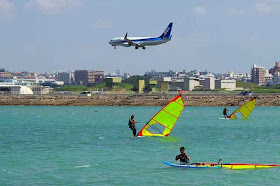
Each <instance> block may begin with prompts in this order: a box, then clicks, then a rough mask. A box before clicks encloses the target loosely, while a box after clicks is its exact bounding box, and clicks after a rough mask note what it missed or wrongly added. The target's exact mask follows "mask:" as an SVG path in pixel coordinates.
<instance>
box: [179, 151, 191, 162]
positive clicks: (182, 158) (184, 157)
mask: <svg viewBox="0 0 280 186" xmlns="http://www.w3.org/2000/svg"><path fill="white" fill-rule="evenodd" d="M180 152H181V154H179V155H177V156H176V158H175V160H176V161H177V160H178V159H180V162H181V163H191V159H190V157H189V156H188V155H187V154H186V153H185V147H181V148H180Z"/></svg>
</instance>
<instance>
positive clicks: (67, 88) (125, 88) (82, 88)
mask: <svg viewBox="0 0 280 186" xmlns="http://www.w3.org/2000/svg"><path fill="white" fill-rule="evenodd" d="M132 87H133V86H132V85H130V84H128V83H121V84H120V85H119V87H115V88H107V87H106V86H105V83H102V84H99V85H94V86H92V87H87V86H84V85H64V86H61V87H57V88H55V89H54V91H71V92H81V91H96V90H99V91H101V90H102V89H103V90H110V91H131V89H132Z"/></svg>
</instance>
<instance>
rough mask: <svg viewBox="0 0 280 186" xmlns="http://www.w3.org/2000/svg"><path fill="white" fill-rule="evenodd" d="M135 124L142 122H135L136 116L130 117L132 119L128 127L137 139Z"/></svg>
mask: <svg viewBox="0 0 280 186" xmlns="http://www.w3.org/2000/svg"><path fill="white" fill-rule="evenodd" d="M135 123H140V122H138V121H135V120H134V116H133V115H132V116H131V117H130V119H129V120H128V126H129V128H130V129H131V130H132V132H133V136H134V137H136V128H135Z"/></svg>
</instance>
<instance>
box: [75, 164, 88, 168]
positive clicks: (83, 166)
mask: <svg viewBox="0 0 280 186" xmlns="http://www.w3.org/2000/svg"><path fill="white" fill-rule="evenodd" d="M90 166H91V165H79V166H76V167H75V168H88V167H90Z"/></svg>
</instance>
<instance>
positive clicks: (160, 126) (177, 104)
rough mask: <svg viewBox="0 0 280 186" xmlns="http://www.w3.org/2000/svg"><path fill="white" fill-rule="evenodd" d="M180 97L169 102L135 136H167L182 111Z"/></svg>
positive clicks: (182, 102) (182, 103) (182, 104)
mask: <svg viewBox="0 0 280 186" xmlns="http://www.w3.org/2000/svg"><path fill="white" fill-rule="evenodd" d="M184 106H185V104H184V101H183V99H182V97H181V95H178V96H177V97H176V98H174V99H173V100H171V101H170V102H169V103H168V104H167V105H165V106H164V107H163V108H162V109H161V110H160V111H158V113H157V114H156V115H154V116H153V117H152V119H151V120H150V121H149V122H148V123H147V124H146V125H145V126H144V127H143V128H142V129H141V130H140V132H139V133H138V135H137V136H168V135H169V134H170V132H171V131H172V129H173V127H174V126H175V123H176V122H177V120H178V118H179V116H180V114H181V112H182V111H183V109H184Z"/></svg>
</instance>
